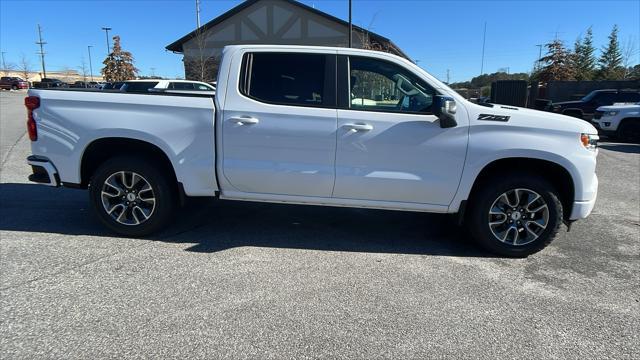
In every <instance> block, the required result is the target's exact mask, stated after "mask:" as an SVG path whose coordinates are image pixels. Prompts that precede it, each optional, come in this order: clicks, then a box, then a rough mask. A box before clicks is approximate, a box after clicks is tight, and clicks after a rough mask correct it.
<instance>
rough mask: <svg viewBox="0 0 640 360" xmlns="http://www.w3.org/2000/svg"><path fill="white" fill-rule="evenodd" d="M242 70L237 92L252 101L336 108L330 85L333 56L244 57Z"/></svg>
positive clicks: (262, 55)
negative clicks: (331, 58)
mask: <svg viewBox="0 0 640 360" xmlns="http://www.w3.org/2000/svg"><path fill="white" fill-rule="evenodd" d="M330 56H333V59H334V61H333V62H332V61H330V59H328V57H330ZM331 64H333V71H331V69H329V68H330V67H331ZM243 69H244V74H243V78H242V79H241V81H240V90H241V92H242V93H243V94H244V95H246V96H248V97H250V98H252V99H255V100H258V101H261V102H265V103H270V104H278V105H295V106H313V107H333V106H334V104H335V85H334V86H333V87H334V89H333V91H331V85H329V84H335V55H324V54H296V53H250V54H246V55H245V59H244V67H243ZM331 76H333V77H334V78H333V80H332V79H331V78H330V77H331Z"/></svg>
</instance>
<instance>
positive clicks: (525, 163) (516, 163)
mask: <svg viewBox="0 0 640 360" xmlns="http://www.w3.org/2000/svg"><path fill="white" fill-rule="evenodd" d="M502 171H509V172H514V171H521V172H529V173H534V174H537V175H541V176H542V177H543V178H545V179H546V180H548V181H549V182H550V183H551V184H552V185H553V186H554V187H555V189H556V191H557V192H558V197H559V199H560V202H561V203H562V208H563V218H564V219H568V218H569V216H570V215H571V209H572V207H573V202H574V195H575V183H574V180H573V177H572V175H571V173H570V172H569V171H568V170H567V169H566V168H565V167H564V166H562V165H560V164H558V163H556V162H553V161H550V160H544V159H538V158H527V157H508V158H502V159H497V160H494V161H492V162H490V163H488V164H486V165H485V166H484V167H483V168H482V170H481V171H480V172H479V173H478V175H477V176H476V178H475V180H474V182H473V185H472V186H471V190H470V192H469V196H468V197H467V201H473V196H474V194H475V193H476V192H477V189H478V188H479V187H481V186H482V185H483V184H486V183H487V182H488V181H489V180H490V179H491V178H493V177H495V176H497V174H499V173H501V172H502Z"/></svg>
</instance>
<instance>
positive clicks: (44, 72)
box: [36, 24, 47, 78]
mask: <svg viewBox="0 0 640 360" xmlns="http://www.w3.org/2000/svg"><path fill="white" fill-rule="evenodd" d="M38 39H39V40H40V41H38V42H36V44H37V45H40V52H39V53H38V54H40V61H41V62H42V74H43V76H42V78H46V77H47V71H46V70H45V67H44V45H45V44H46V42H44V41H42V29H41V28H40V24H38Z"/></svg>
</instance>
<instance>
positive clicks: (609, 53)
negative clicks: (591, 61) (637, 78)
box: [598, 25, 625, 80]
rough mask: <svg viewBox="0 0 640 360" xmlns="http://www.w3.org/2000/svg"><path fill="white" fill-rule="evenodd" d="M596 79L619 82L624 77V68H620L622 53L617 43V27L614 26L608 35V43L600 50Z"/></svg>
mask: <svg viewBox="0 0 640 360" xmlns="http://www.w3.org/2000/svg"><path fill="white" fill-rule="evenodd" d="M598 63H599V64H600V68H599V69H598V79H600V80H621V79H622V78H623V77H624V72H625V71H624V67H623V66H622V51H621V50H620V44H619V43H618V25H614V26H613V29H611V34H609V43H608V44H607V46H606V47H605V48H604V49H602V55H600V59H599V60H598Z"/></svg>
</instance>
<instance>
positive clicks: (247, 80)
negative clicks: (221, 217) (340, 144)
mask: <svg viewBox="0 0 640 360" xmlns="http://www.w3.org/2000/svg"><path fill="white" fill-rule="evenodd" d="M335 58H336V55H335V54H333V55H325V54H295V53H266V52H255V53H247V54H245V55H244V58H243V72H242V74H241V75H240V86H239V88H236V85H230V86H229V88H228V89H227V97H226V100H225V101H226V102H225V107H224V109H225V110H224V113H223V124H222V131H223V134H222V142H223V146H222V148H223V155H222V156H223V161H222V168H223V173H224V178H225V180H226V181H228V183H229V184H230V185H231V186H232V188H233V189H235V191H236V192H241V193H254V194H255V193H259V194H279V195H297V196H320V197H330V196H331V191H332V189H333V183H334V180H335V171H334V165H335V148H336V135H335V132H336V122H337V112H336V108H335ZM234 83H235V82H234ZM232 93H233V95H232V96H230V95H229V94H232Z"/></svg>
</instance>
